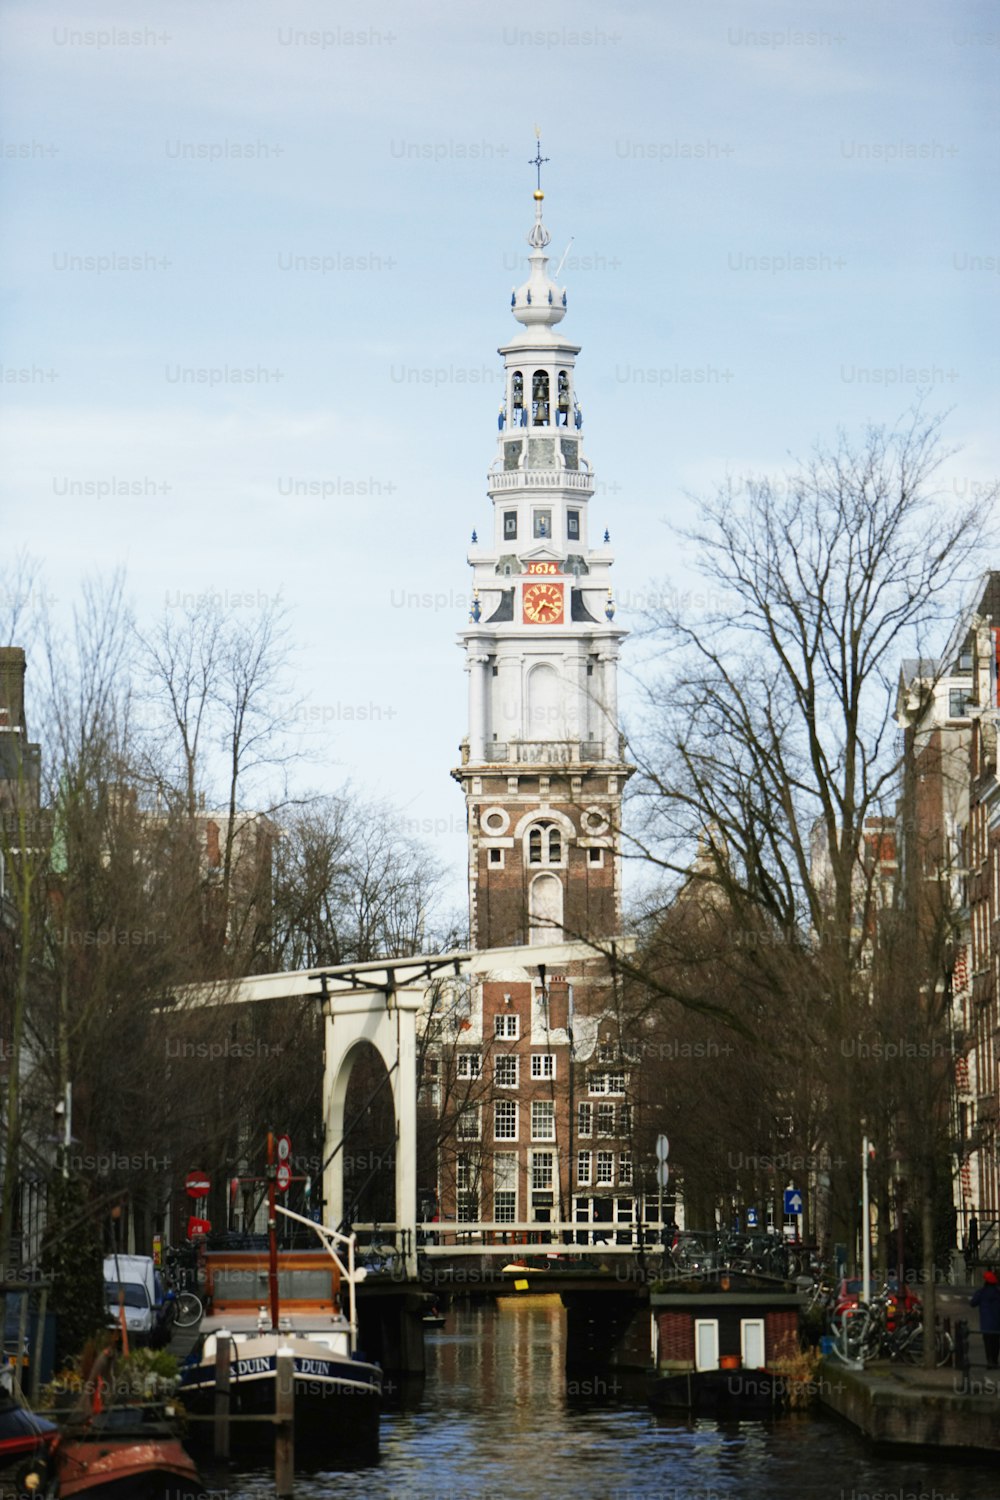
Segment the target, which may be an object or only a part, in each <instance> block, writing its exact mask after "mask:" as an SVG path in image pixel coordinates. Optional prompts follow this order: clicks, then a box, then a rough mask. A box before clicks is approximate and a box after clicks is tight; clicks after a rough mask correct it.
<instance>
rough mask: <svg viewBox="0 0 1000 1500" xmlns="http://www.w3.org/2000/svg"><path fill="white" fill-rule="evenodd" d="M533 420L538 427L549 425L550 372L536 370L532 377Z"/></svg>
mask: <svg viewBox="0 0 1000 1500" xmlns="http://www.w3.org/2000/svg"><path fill="white" fill-rule="evenodd" d="M531 420H532V422H533V423H534V425H535V426H536V427H547V426H548V425H549V372H548V370H536V371H535V373H534V375H532V377H531Z"/></svg>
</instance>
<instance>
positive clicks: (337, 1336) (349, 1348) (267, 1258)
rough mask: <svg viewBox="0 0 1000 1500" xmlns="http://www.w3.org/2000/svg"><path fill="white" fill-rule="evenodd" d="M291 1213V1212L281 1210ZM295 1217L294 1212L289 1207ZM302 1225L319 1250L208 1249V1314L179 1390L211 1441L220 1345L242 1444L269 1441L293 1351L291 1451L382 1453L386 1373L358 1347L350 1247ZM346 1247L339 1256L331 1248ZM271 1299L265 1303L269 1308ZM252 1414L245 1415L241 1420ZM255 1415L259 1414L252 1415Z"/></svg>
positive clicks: (357, 1274) (194, 1431)
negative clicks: (281, 1377)
mask: <svg viewBox="0 0 1000 1500" xmlns="http://www.w3.org/2000/svg"><path fill="white" fill-rule="evenodd" d="M279 1212H283V1213H287V1210H283V1209H282V1210H279ZM288 1216H289V1217H291V1218H295V1219H299V1215H297V1214H289V1215H288ZM300 1222H302V1223H303V1224H308V1225H309V1227H310V1228H312V1229H313V1230H314V1231H315V1232H316V1234H317V1235H318V1236H319V1238H320V1239H321V1241H322V1243H323V1246H324V1248H323V1249H322V1250H320V1251H309V1250H306V1251H303V1250H295V1251H281V1252H278V1251H277V1250H274V1251H273V1253H272V1254H264V1253H261V1252H255V1251H226V1250H223V1251H210V1252H208V1253H207V1255H206V1257H205V1274H206V1278H207V1292H208V1297H209V1303H210V1307H211V1312H210V1314H209V1315H207V1316H206V1317H205V1318H204V1319H203V1321H202V1337H201V1339H200V1341H199V1343H198V1345H197V1346H196V1348H195V1349H194V1351H193V1352H192V1354H191V1355H190V1356H189V1358H188V1360H187V1361H186V1363H185V1365H184V1367H183V1368H182V1371H181V1384H180V1389H179V1391H178V1395H179V1396H180V1398H181V1400H182V1401H183V1403H184V1406H185V1409H186V1410H187V1412H188V1413H189V1414H190V1415H191V1416H192V1417H193V1418H194V1419H195V1420H194V1421H193V1422H192V1423H191V1438H192V1440H194V1441H200V1442H209V1441H211V1440H212V1423H211V1422H210V1421H209V1420H207V1419H208V1418H211V1417H213V1416H214V1414H215V1409H216V1393H217V1390H218V1355H219V1346H220V1344H221V1343H222V1342H223V1341H224V1342H225V1343H226V1344H227V1345H228V1352H229V1370H230V1374H229V1392H230V1394H229V1411H230V1415H231V1416H233V1417H236V1418H239V1419H241V1420H240V1421H239V1424H238V1429H235V1430H238V1433H239V1443H240V1445H241V1446H244V1445H248V1444H249V1445H253V1446H261V1445H264V1446H269V1447H270V1446H273V1444H274V1437H275V1426H274V1421H273V1418H274V1414H275V1412H276V1410H277V1400H278V1390H277V1381H278V1355H279V1352H280V1351H281V1350H283V1349H287V1350H288V1351H289V1352H290V1353H291V1357H292V1368H293V1382H294V1421H295V1448H296V1452H301V1451H303V1450H306V1451H308V1452H310V1453H311V1454H312V1455H313V1456H317V1457H323V1456H332V1455H334V1454H336V1455H338V1456H340V1457H346V1458H348V1459H349V1460H350V1461H358V1460H363V1459H365V1458H372V1457H374V1456H376V1455H377V1452H378V1433H379V1412H380V1407H381V1399H382V1371H381V1369H380V1367H379V1366H378V1365H377V1364H375V1363H373V1362H371V1361H369V1360H366V1359H364V1358H363V1357H362V1355H361V1354H360V1352H359V1350H358V1347H357V1313H356V1305H355V1298H354V1284H355V1281H359V1280H361V1279H362V1277H363V1275H364V1272H363V1270H358V1271H355V1269H354V1253H353V1252H354V1244H353V1240H351V1239H349V1238H348V1237H347V1236H344V1235H339V1234H337V1233H336V1232H335V1231H333V1230H328V1229H323V1228H321V1227H320V1226H319V1225H315V1224H312V1222H311V1221H310V1220H306V1219H302V1220H300ZM338 1245H339V1247H340V1248H341V1249H343V1250H345V1259H341V1256H340V1255H339V1254H338V1251H337V1246H338ZM268 1303H270V1306H268ZM247 1419H250V1420H247ZM253 1419H256V1420H253Z"/></svg>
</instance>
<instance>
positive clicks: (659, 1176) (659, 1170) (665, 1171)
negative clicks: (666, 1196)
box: [656, 1161, 670, 1188]
mask: <svg viewBox="0 0 1000 1500" xmlns="http://www.w3.org/2000/svg"><path fill="white" fill-rule="evenodd" d="M656 1181H657V1184H658V1186H660V1187H661V1188H665V1187H666V1185H667V1183H668V1182H669V1181H670V1163H669V1162H668V1161H658V1162H657V1163H656Z"/></svg>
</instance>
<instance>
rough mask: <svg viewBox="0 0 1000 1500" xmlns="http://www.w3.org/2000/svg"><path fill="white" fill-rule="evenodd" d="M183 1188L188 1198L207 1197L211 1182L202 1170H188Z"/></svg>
mask: <svg viewBox="0 0 1000 1500" xmlns="http://www.w3.org/2000/svg"><path fill="white" fill-rule="evenodd" d="M184 1188H185V1191H186V1192H187V1195H188V1197H189V1198H207V1197H208V1195H209V1193H210V1192H211V1189H212V1184H211V1182H210V1180H209V1179H208V1177H206V1175H205V1173H204V1172H189V1173H188V1174H187V1176H186V1177H185V1179H184Z"/></svg>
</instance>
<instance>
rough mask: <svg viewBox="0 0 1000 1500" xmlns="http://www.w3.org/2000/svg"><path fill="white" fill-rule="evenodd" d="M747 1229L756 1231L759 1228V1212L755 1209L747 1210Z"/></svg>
mask: <svg viewBox="0 0 1000 1500" xmlns="http://www.w3.org/2000/svg"><path fill="white" fill-rule="evenodd" d="M747 1228H748V1229H756V1228H757V1210H756V1209H755V1208H748V1209H747Z"/></svg>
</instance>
